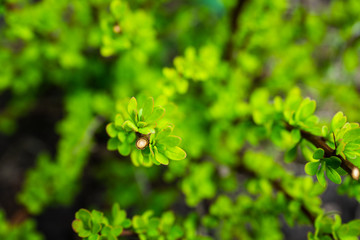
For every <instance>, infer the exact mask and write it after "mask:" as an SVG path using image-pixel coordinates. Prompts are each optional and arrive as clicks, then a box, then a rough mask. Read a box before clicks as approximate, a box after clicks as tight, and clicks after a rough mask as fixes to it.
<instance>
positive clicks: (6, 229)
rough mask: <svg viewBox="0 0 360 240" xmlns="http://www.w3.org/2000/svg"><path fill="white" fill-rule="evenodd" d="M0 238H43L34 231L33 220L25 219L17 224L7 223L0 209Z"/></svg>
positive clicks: (30, 239) (12, 239)
mask: <svg viewBox="0 0 360 240" xmlns="http://www.w3.org/2000/svg"><path fill="white" fill-rule="evenodd" d="M0 238H1V239H6V240H18V239H28V240H43V239H44V238H43V237H42V235H41V234H40V233H38V232H37V231H36V225H35V222H34V220H27V221H25V222H23V223H21V224H19V225H12V224H9V223H8V222H7V221H6V219H5V214H4V212H3V211H0Z"/></svg>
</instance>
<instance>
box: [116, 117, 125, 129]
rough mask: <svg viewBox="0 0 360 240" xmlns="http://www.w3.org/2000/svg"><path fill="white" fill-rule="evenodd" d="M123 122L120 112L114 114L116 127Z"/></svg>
mask: <svg viewBox="0 0 360 240" xmlns="http://www.w3.org/2000/svg"><path fill="white" fill-rule="evenodd" d="M123 123H124V118H123V116H122V115H121V114H116V116H115V126H116V127H121V126H122V124H123Z"/></svg>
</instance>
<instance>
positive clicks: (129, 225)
mask: <svg viewBox="0 0 360 240" xmlns="http://www.w3.org/2000/svg"><path fill="white" fill-rule="evenodd" d="M121 225H122V226H123V227H124V228H129V227H131V220H130V219H125V220H124V221H123V222H122V224H121Z"/></svg>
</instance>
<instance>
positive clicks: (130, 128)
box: [123, 120, 139, 132]
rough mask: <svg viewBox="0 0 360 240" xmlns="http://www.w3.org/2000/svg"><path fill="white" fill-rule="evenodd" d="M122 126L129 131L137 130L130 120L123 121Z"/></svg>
mask: <svg viewBox="0 0 360 240" xmlns="http://www.w3.org/2000/svg"><path fill="white" fill-rule="evenodd" d="M123 128H124V129H125V130H126V131H128V132H130V131H135V132H137V131H139V129H138V128H137V126H136V125H135V124H134V123H133V122H132V121H129V120H127V121H125V122H124V124H123Z"/></svg>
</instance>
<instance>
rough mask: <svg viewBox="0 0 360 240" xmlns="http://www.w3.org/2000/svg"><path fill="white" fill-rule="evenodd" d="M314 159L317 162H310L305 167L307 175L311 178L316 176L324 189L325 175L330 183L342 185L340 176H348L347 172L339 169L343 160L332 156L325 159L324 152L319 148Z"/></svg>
mask: <svg viewBox="0 0 360 240" xmlns="http://www.w3.org/2000/svg"><path fill="white" fill-rule="evenodd" d="M313 158H314V159H315V161H313V162H308V163H307V164H306V165H305V172H306V173H307V174H309V175H310V176H313V175H315V174H316V177H317V179H318V181H319V183H320V184H321V185H322V186H324V187H325V186H326V180H325V173H326V175H327V177H328V178H329V179H330V181H332V182H334V183H336V184H340V183H341V177H340V174H343V175H346V172H345V171H344V170H343V169H342V168H339V167H340V164H341V160H340V159H339V158H338V157H336V156H330V157H327V158H326V157H324V150H323V149H321V148H318V149H317V150H316V151H315V152H314V155H313ZM319 166H320V168H319ZM339 172H340V173H339Z"/></svg>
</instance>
